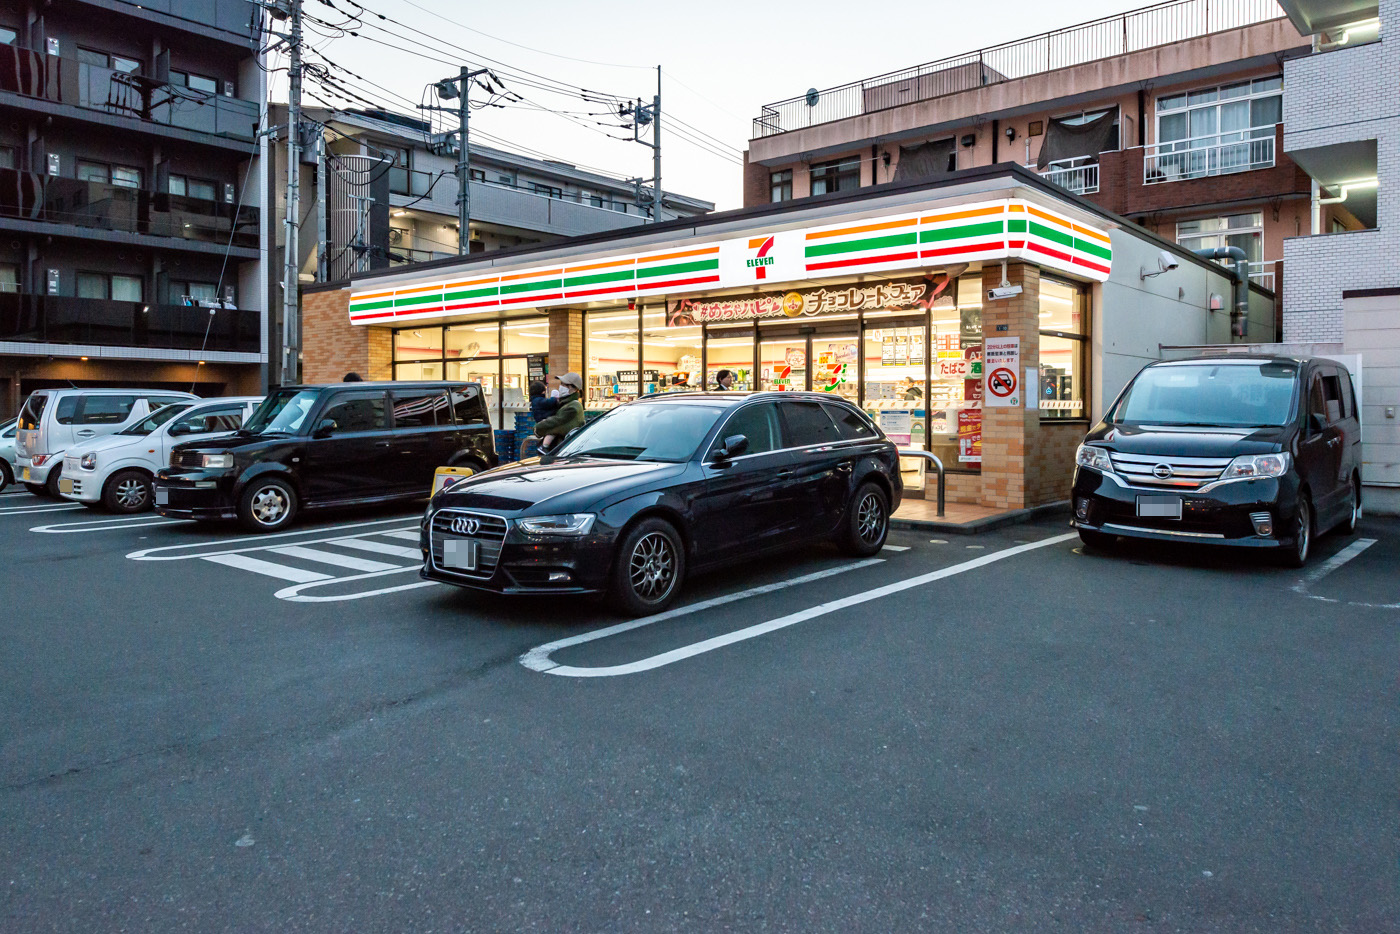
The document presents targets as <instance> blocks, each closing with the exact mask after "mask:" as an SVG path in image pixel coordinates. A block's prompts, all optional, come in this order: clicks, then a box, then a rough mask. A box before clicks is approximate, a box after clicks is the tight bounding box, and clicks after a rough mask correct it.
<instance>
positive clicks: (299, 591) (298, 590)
mask: <svg viewBox="0 0 1400 934" xmlns="http://www.w3.org/2000/svg"><path fill="white" fill-rule="evenodd" d="M418 568H419V565H416V564H415V565H413V567H408V568H395V569H394V570H392V571H375V572H373V573H370V574H355V575H353V576H351V577H337V578H334V579H332V580H328V581H312V582H311V583H307V584H296V585H295V586H292V587H283V588H282V589H281V590H279V591H277V593H275V594H273V596H274V597H276V598H277V599H278V600H287V601H290V602H292V603H343V602H344V601H346V600H363V599H364V598H365V597H379V596H382V595H384V594H386V593H398V592H399V591H400V590H416V589H417V588H419V587H441V586H443V585H442V584H439V583H438V582H437V581H414V582H413V583H411V584H398V585H396V586H393V587H380V588H378V589H375V590H359V591H356V592H354V593H341V594H332V595H331V596H329V597H308V596H306V595H305V594H304V593H303V591H306V590H311V589H314V588H316V587H328V586H330V585H332V584H347V583H350V582H352V581H358V580H368V579H369V578H372V577H386V576H388V575H390V574H402V573H403V572H404V571H416V570H418Z"/></svg>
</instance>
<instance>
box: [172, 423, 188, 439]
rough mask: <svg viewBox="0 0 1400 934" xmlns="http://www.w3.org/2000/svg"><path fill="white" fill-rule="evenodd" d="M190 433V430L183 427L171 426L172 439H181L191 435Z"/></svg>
mask: <svg viewBox="0 0 1400 934" xmlns="http://www.w3.org/2000/svg"><path fill="white" fill-rule="evenodd" d="M189 433H190V430H189V429H188V428H186V427H184V426H183V425H171V426H170V437H172V438H178V437H180V436H181V435H187V434H189Z"/></svg>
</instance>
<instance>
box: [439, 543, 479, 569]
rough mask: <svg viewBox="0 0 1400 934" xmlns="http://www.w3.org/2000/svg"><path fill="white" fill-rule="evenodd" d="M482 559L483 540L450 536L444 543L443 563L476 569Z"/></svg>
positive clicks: (450, 566)
mask: <svg viewBox="0 0 1400 934" xmlns="http://www.w3.org/2000/svg"><path fill="white" fill-rule="evenodd" d="M480 559H481V542H475V541H472V540H471V539H466V540H462V541H459V540H457V539H452V538H449V539H447V540H446V541H445V542H443V543H442V563H443V565H444V566H446V567H449V568H457V569H459V570H462V571H475V570H476V566H477V562H478V561H480Z"/></svg>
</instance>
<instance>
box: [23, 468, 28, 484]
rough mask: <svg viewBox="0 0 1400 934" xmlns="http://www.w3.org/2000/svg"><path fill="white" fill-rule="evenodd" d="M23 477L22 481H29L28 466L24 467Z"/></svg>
mask: <svg viewBox="0 0 1400 934" xmlns="http://www.w3.org/2000/svg"><path fill="white" fill-rule="evenodd" d="M23 479H24V482H25V483H28V482H29V468H28V467H26V468H24V478H23Z"/></svg>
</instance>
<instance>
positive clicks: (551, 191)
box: [530, 182, 564, 198]
mask: <svg viewBox="0 0 1400 934" xmlns="http://www.w3.org/2000/svg"><path fill="white" fill-rule="evenodd" d="M530 190H531V191H533V192H534V193H535V194H537V195H545V196H546V197H550V198H562V197H563V196H564V192H563V190H561V189H560V188H557V187H555V186H554V185H542V184H540V183H539V182H531V183H530Z"/></svg>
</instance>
